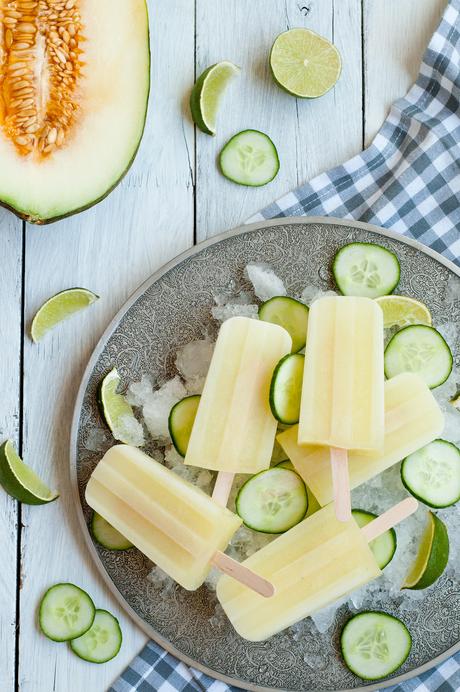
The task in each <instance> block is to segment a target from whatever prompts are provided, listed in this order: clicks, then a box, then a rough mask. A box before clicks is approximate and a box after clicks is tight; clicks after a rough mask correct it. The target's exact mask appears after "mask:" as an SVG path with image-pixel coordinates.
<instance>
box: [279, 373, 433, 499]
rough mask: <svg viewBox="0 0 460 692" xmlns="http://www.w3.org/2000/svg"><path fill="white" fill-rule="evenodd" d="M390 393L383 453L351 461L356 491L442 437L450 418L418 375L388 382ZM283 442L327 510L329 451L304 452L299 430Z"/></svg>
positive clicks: (352, 457)
mask: <svg viewBox="0 0 460 692" xmlns="http://www.w3.org/2000/svg"><path fill="white" fill-rule="evenodd" d="M384 393H385V436H384V445H383V450H382V452H378V453H373V454H366V453H363V452H355V451H352V452H350V453H349V455H348V469H349V474H350V487H351V488H357V487H358V486H359V485H361V484H362V483H365V482H366V481H368V480H370V479H371V478H373V477H374V476H377V475H378V474H379V473H382V471H385V470H386V469H388V468H390V466H393V464H396V463H398V462H399V461H401V460H402V459H404V458H405V457H406V456H408V455H409V454H412V453H413V452H416V451H417V450H418V449H420V448H421V447H424V446H425V445H427V444H428V443H429V442H432V441H433V440H435V439H436V438H437V437H439V435H440V434H441V433H442V430H443V427H444V416H443V414H442V411H441V409H440V408H439V405H438V403H437V401H436V399H435V398H434V396H433V394H432V393H431V391H430V390H429V388H428V387H427V385H426V384H425V382H424V381H423V380H422V379H421V377H419V376H418V375H414V374H412V373H403V374H401V375H397V376H396V377H393V378H392V379H391V380H387V382H385V386H384ZM277 440H278V442H279V444H280V445H281V447H282V448H283V449H284V451H285V452H286V454H287V456H288V457H289V459H290V460H291V461H292V463H293V464H294V467H295V469H296V471H297V472H298V473H299V474H300V475H301V476H302V478H303V479H304V481H305V483H306V484H307V485H308V487H309V489H310V490H311V492H312V493H313V495H314V496H315V497H316V499H317V500H318V502H319V503H320V505H321V506H324V505H327V504H329V502H332V499H333V487H332V474H331V466H330V461H329V450H328V449H327V448H325V447H318V446H301V445H299V443H298V441H297V440H298V427H297V426H293V427H292V428H289V429H288V430H286V431H284V432H282V433H280V434H279V435H278V437H277Z"/></svg>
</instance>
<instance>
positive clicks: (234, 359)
mask: <svg viewBox="0 0 460 692" xmlns="http://www.w3.org/2000/svg"><path fill="white" fill-rule="evenodd" d="M291 345H292V342H291V337H290V336H289V334H288V332H287V331H286V330H285V329H283V328H282V327H279V326H278V325H275V324H270V323H268V322H262V321H259V320H252V319H248V318H246V317H233V318H231V319H229V320H227V321H226V322H224V323H223V325H222V327H221V328H220V332H219V336H218V338H217V343H216V346H215V349H214V353H213V357H212V360H211V365H210V367H209V372H208V375H207V377H206V382H205V385H204V389H203V393H202V395H201V400H200V404H199V406H198V411H197V415H196V418H195V422H194V425H193V429H192V434H191V437H190V441H189V443H188V448H187V454H186V456H185V463H186V464H190V465H191V466H199V467H201V468H205V469H212V470H214V471H224V472H228V473H251V474H254V473H258V472H259V471H263V470H264V469H266V468H268V466H269V465H270V459H271V454H272V451H273V445H274V442H275V435H276V428H277V422H276V420H275V418H274V417H273V415H272V413H271V411H270V404H269V390H270V382H271V378H272V375H273V370H274V369H275V366H276V365H277V363H278V361H279V360H280V359H281V358H282V357H283V356H285V355H286V354H288V353H290V351H291Z"/></svg>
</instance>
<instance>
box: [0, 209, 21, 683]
mask: <svg viewBox="0 0 460 692" xmlns="http://www.w3.org/2000/svg"><path fill="white" fill-rule="evenodd" d="M0 257H1V261H2V279H1V280H2V285H1V289H0V310H1V319H0V344H1V345H2V346H1V358H2V364H1V368H0V373H1V376H0V390H1V392H2V396H1V397H0V444H1V443H2V442H3V441H4V440H6V439H11V440H12V441H13V442H14V444H15V445H16V449H19V442H20V436H19V422H20V372H21V313H22V308H21V302H22V301H21V296H22V223H21V221H19V219H17V218H15V217H14V216H13V215H12V214H10V213H9V212H7V211H4V210H2V211H1V212H0ZM17 521H18V508H17V503H16V501H15V500H13V499H12V498H10V497H8V495H7V494H6V493H5V492H3V490H2V489H0V546H1V547H2V568H1V570H0V651H1V661H2V663H1V665H0V689H1V690H5V692H13V690H14V678H15V646H16V586H17V578H18V575H17V569H16V566H17Z"/></svg>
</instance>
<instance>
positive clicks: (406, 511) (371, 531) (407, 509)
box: [361, 497, 418, 543]
mask: <svg viewBox="0 0 460 692" xmlns="http://www.w3.org/2000/svg"><path fill="white" fill-rule="evenodd" d="M417 507H418V502H417V500H416V499H415V497H406V499H405V500H402V502H398V504H397V505H395V506H394V507H392V508H391V509H389V510H387V511H386V512H384V513H383V514H381V515H380V516H379V517H377V518H376V519H373V521H371V522H369V524H366V526H363V528H362V529H361V531H362V532H363V534H364V536H365V538H366V540H367V542H368V543H370V542H371V541H373V540H374V539H375V538H378V537H379V536H381V535H382V533H385V531H388V530H389V529H392V528H393V526H396V524H399V522H400V521H403V519H407V517H410V515H411V514H413V513H414V512H416V511H417Z"/></svg>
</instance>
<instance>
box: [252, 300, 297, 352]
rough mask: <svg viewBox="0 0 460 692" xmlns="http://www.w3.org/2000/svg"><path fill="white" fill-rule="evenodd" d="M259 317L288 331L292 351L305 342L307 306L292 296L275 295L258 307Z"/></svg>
mask: <svg viewBox="0 0 460 692" xmlns="http://www.w3.org/2000/svg"><path fill="white" fill-rule="evenodd" d="M259 319H261V320H263V321H264V322H271V323H272V324H278V325H279V326H280V327H284V329H285V330H286V331H287V332H289V334H290V335H291V339H292V353H297V352H298V351H301V350H302V349H303V348H304V347H305V344H306V343H307V326H308V308H307V306H306V305H304V304H303V303H300V302H299V301H298V300H295V299H294V298H289V297H287V296H275V297H274V298H270V300H267V301H266V302H265V303H262V305H261V306H260V308H259Z"/></svg>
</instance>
